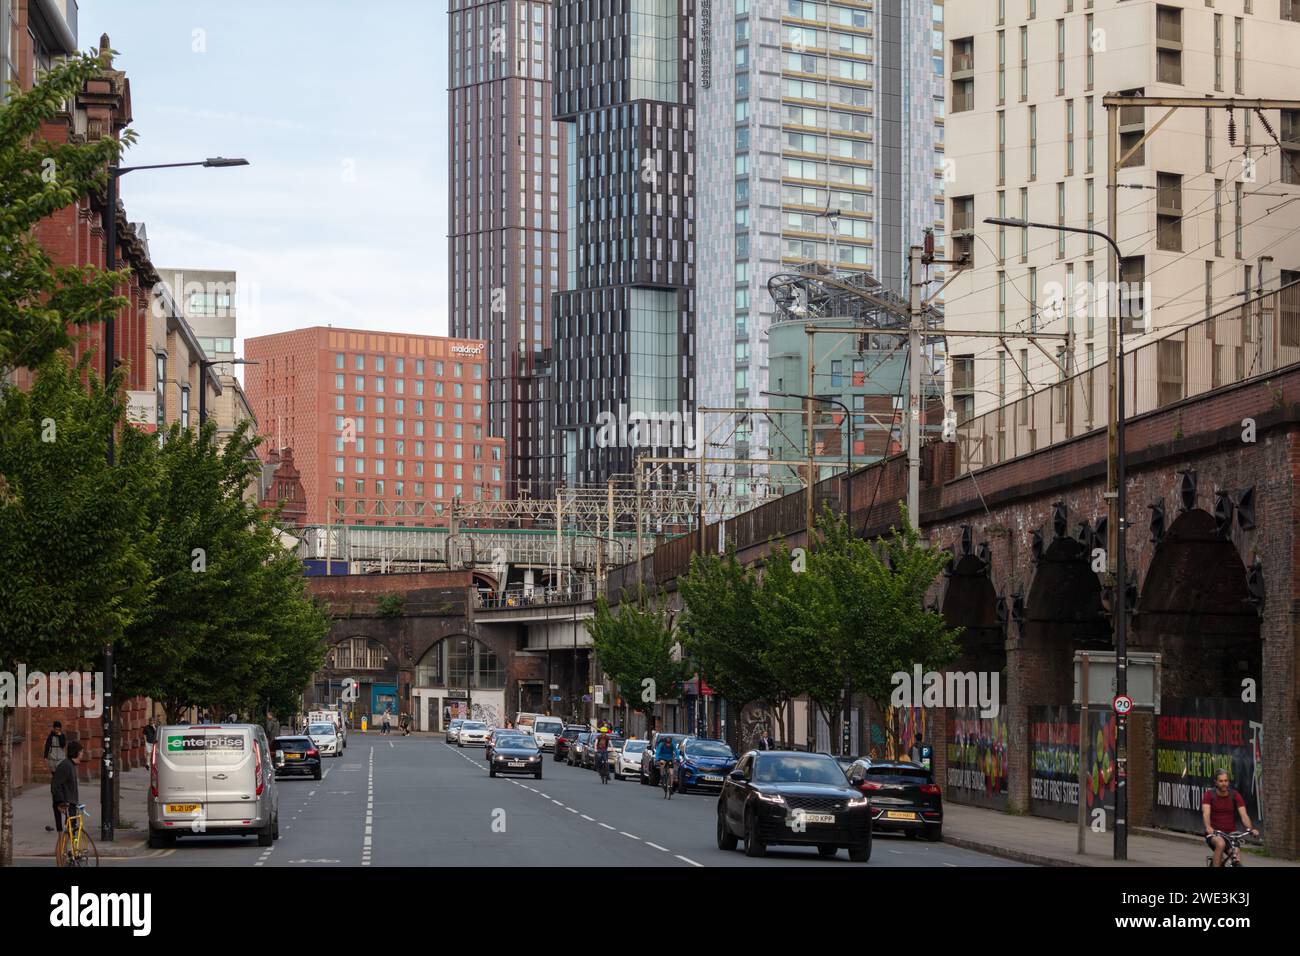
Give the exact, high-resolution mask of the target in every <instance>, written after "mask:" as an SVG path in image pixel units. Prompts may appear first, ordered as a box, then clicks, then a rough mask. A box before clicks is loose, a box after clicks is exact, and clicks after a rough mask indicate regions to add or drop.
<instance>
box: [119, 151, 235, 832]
mask: <svg viewBox="0 0 1300 956" xmlns="http://www.w3.org/2000/svg"><path fill="white" fill-rule="evenodd" d="M247 165H248V160H246V159H225V158H222V157H220V156H218V157H215V158H213V159H205V160H203V162H200V163H157V164H154V165H151V166H117V165H112V166H109V167H108V196H107V201H106V203H105V207H106V208H105V210H104V219H105V222H104V236H105V239H106V242H107V246H108V248H107V249H106V250H105V252H104V271H105V272H116V271H117V181H118V180H119V179H121V178H122V177H123V176H125V175H126V174H127V173H133V172H135V171H136V170H138V169H173V168H176V167H178V166H206V167H209V168H215V167H221V166H247ZM114 324H115V323H114V316H113V314H112V313H110V314H109V316H108V318H106V319H105V320H104V383H105V385H107V384H108V380H109V379H110V378H111V377H112V375H113V372H114V371H115V370H116V367H117V361H116V359H115V357H114V351H115V348H114V345H115V343H114V341H113V333H114V331H115V329H114V328H113V326H114ZM114 438H115V435H114V434H113V429H112V428H109V430H108V466H109V467H110V468H111V467H113V460H114V455H115V451H116V450H115V448H114ZM103 700H104V713H103V717H102V719H101V721H100V732H101V734H102V739H101V741H100V758H99V812H100V825H99V839H100V840H101V841H103V842H104V843H112V842H113V840H114V834H113V830H114V825H115V821H114V819H113V726H114V724H115V722H116V718H117V715H116V713H115V711H114V707H113V644H112V642H111V641H110V642H108V643H106V644H105V645H104V693H103Z"/></svg>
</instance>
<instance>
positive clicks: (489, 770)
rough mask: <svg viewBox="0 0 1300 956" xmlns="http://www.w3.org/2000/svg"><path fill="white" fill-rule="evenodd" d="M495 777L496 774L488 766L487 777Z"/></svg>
mask: <svg viewBox="0 0 1300 956" xmlns="http://www.w3.org/2000/svg"><path fill="white" fill-rule="evenodd" d="M496 775H497V772H496V771H495V770H493V769H492V768H491V767H490V766H489V767H488V776H489V777H495V776H496Z"/></svg>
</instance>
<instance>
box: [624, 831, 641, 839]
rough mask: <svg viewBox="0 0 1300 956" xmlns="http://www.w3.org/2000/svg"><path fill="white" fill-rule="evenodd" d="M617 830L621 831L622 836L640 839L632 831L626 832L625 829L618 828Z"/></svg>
mask: <svg viewBox="0 0 1300 956" xmlns="http://www.w3.org/2000/svg"><path fill="white" fill-rule="evenodd" d="M618 832H619V833H621V834H623V836H625V837H627V838H628V839H629V840H640V839H641V838H640V837H639V836H636V835H635V834H633V833H628V832H627V831H626V830H619V831H618Z"/></svg>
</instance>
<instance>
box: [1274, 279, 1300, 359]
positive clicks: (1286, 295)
mask: <svg viewBox="0 0 1300 956" xmlns="http://www.w3.org/2000/svg"><path fill="white" fill-rule="evenodd" d="M1295 282H1300V272H1292V271H1290V270H1288V269H1283V270H1282V274H1281V276H1280V277H1279V283H1278V285H1279V290H1280V291H1279V292H1278V296H1277V298H1278V318H1279V319H1280V321H1279V323H1278V325H1279V328H1278V334H1279V336H1280V341H1281V344H1282V345H1285V346H1287V347H1288V348H1295V347H1296V346H1300V286H1293V285H1292V283H1295Z"/></svg>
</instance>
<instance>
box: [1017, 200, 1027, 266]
mask: <svg viewBox="0 0 1300 956" xmlns="http://www.w3.org/2000/svg"><path fill="white" fill-rule="evenodd" d="M1020 218H1021V219H1025V220H1027V219H1028V218H1029V190H1028V189H1026V188H1024V187H1021V190H1020ZM1016 232H1018V233H1020V261H1021V262H1028V261H1029V230H1028V229H1017V230H1016Z"/></svg>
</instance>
